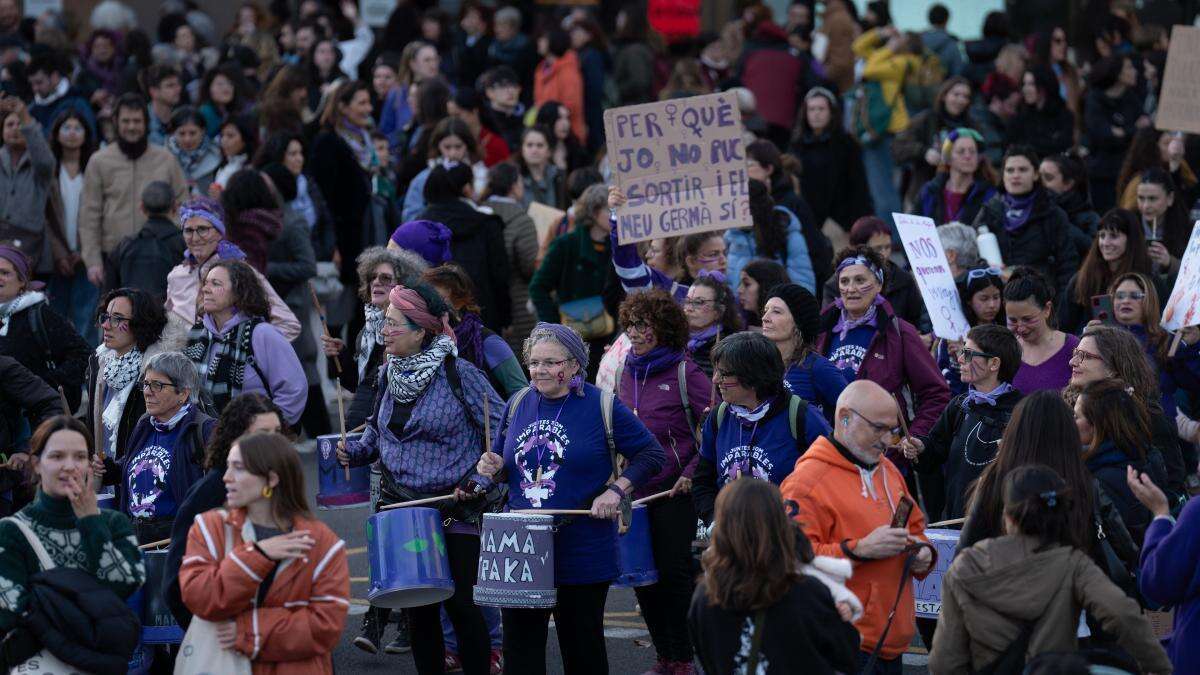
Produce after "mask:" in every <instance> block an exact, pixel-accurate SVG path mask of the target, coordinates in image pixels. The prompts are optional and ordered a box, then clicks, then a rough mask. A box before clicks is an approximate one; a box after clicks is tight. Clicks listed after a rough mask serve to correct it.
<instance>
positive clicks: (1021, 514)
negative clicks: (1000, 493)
mask: <svg viewBox="0 0 1200 675" xmlns="http://www.w3.org/2000/svg"><path fill="white" fill-rule="evenodd" d="M1076 501H1077V499H1076V495H1074V494H1072V492H1071V488H1070V487H1068V486H1067V483H1066V481H1064V480H1063V479H1062V476H1059V475H1058V474H1057V473H1055V472H1054V469H1051V468H1050V467H1048V466H1046V465H1044V464H1030V465H1028V466H1019V467H1017V468H1015V469H1013V470H1012V472H1011V473H1009V474H1008V476H1006V477H1005V479H1004V515H1006V516H1008V517H1009V518H1011V519H1012V521H1013V523H1015V524H1016V526H1017V529H1018V530H1020V532H1021V534H1023V535H1025V536H1028V537H1034V538H1036V539H1037V540H1038V542H1039V545H1038V547H1037V548H1036V549H1035V550H1036V551H1042V550H1045V549H1048V548H1052V547H1054V546H1078V544H1077V543H1075V542H1074V541H1073V536H1072V535H1073V533H1072V532H1071V524H1072V523H1071V512H1072V511H1073V510H1074V507H1075V503H1076Z"/></svg>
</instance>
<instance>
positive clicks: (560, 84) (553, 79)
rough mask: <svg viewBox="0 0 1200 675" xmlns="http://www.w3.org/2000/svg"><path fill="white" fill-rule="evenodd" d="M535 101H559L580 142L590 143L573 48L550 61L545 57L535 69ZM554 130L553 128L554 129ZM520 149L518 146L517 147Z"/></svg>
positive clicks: (579, 74)
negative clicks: (565, 110) (565, 108)
mask: <svg viewBox="0 0 1200 675" xmlns="http://www.w3.org/2000/svg"><path fill="white" fill-rule="evenodd" d="M534 72H535V75H534V80H533V104H534V105H537V106H540V105H542V104H543V103H545V102H547V101H557V102H559V103H561V104H563V105H565V106H566V107H567V111H568V112H570V113H571V131H573V132H575V138H578V139H579V142H580V143H584V144H586V143H587V124H585V123H584V121H583V112H584V111H583V74H582V73H580V71H579V57H578V56H576V55H575V50H574V49H568V50H567V53H566V54H563V55H562V56H560V57H558V58H557V59H554V63H547V62H546V60H545V59H543V60H542V62H541V63H539V64H538V66H537V70H536V71H534ZM551 131H553V129H551ZM518 151H519V148H518Z"/></svg>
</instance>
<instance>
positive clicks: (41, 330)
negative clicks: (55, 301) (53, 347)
mask: <svg viewBox="0 0 1200 675" xmlns="http://www.w3.org/2000/svg"><path fill="white" fill-rule="evenodd" d="M45 312H46V303H45V302H39V303H37V304H36V305H34V306H33V307H30V308H29V330H30V331H31V332H32V333H33V339H34V341H35V342H37V346H38V348H39V349H41V350H42V354H43V355H44V356H45V361H46V370H48V371H53V370H56V369H57V368H58V364H56V363H55V362H54V355H53V354H51V353H50V335H49V334H48V333H46V315H45Z"/></svg>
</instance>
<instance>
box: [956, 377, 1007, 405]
mask: <svg viewBox="0 0 1200 675" xmlns="http://www.w3.org/2000/svg"><path fill="white" fill-rule="evenodd" d="M1010 391H1013V386H1012V385H1011V384H1009V383H1007V382H1001V383H1000V386H998V387H996V388H995V389H993V390H991V391H989V392H986V393H985V392H982V391H979V390H978V389H976V388H975V387H974V386H972V387H969V388H968V389H967V395H966V396H965V397H964V398H963V400H962V409H963V410H967V408H968V406H971V405H990V406H992V407H993V408H995V407H996V399H998V398H1000V397H1001V396H1003V395H1005V394H1007V393H1008V392H1010Z"/></svg>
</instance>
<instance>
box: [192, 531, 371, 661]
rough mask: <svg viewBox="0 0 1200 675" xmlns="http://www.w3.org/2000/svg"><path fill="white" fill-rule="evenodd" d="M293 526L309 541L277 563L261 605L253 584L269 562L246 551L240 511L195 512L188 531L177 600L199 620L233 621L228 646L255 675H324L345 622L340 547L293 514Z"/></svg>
mask: <svg viewBox="0 0 1200 675" xmlns="http://www.w3.org/2000/svg"><path fill="white" fill-rule="evenodd" d="M294 528H295V529H296V530H308V532H309V535H310V536H311V537H312V538H313V539H315V540H316V544H315V545H314V546H313V547H312V549H311V550H310V551H309V552H308V556H307V557H305V558H301V559H299V560H292V561H285V562H283V563H279V564H278V569H277V570H276V572H275V579H274V581H273V582H272V583H271V588H270V590H269V591H267V596H266V599H265V600H264V602H263V603H262V605H259V604H258V602H257V595H258V587H259V584H260V583H261V582H262V580H263V579H265V578H266V576H267V574H268V573H270V571H271V569H272V568H273V567H275V566H276V563H275V562H274V561H272V560H270V559H268V558H266V557H265V556H263V555H262V554H261V553H259V552H258V550H257V549H256V548H255V547H254V545H253V543H252V542H253V541H254V526H253V525H251V524H250V522H249V521H248V520H246V510H245V509H234V510H233V511H228V512H227V511H226V510H225V509H213V510H212V511H208V512H206V513H202V514H200V515H198V516H196V522H195V524H194V525H192V529H191V531H190V532H188V542H187V553H186V554H185V555H184V558H183V564H182V565H181V566H180V569H179V586H180V590H181V592H182V595H183V602H184V604H186V605H187V606H188V609H190V610H192V613H193V614H195V615H196V616H198V617H200V618H202V619H206V620H208V621H231V620H232V621H236V622H237V643H236V644H235V645H234V649H236V650H238V651H239V652H242V653H243V654H245V655H246V656H248V657H250V661H251V663H252V664H253V666H254V673H255V675H274V674H275V673H287V674H288V675H308V674H310V673H312V674H319V675H332V673H333V661H332V654H333V649H334V647H335V646H336V645H337V643H338V640H339V639H340V638H341V635H342V630H343V628H344V627H345V625H346V614H347V612H348V610H349V609H350V568H349V567H348V565H347V563H346V542H344V541H342V540H341V539H339V538H338V536H337V535H336V534H334V533H333V531H332V530H330V529H329V528H328V527H326V525H325V524H324V523H322V522H320V521H317V520H309V519H308V518H303V517H297V518H296V519H295V523H294ZM226 550H228V553H226V552H225V551H226Z"/></svg>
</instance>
